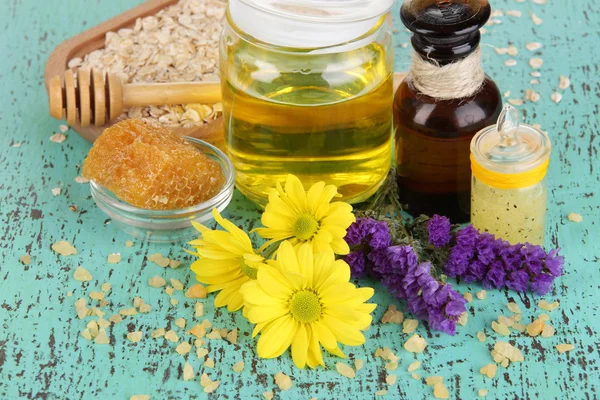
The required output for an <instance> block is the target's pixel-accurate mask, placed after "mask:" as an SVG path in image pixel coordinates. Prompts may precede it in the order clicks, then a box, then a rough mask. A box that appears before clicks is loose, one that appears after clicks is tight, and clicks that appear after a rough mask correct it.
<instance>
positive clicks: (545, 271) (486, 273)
mask: <svg viewBox="0 0 600 400" xmlns="http://www.w3.org/2000/svg"><path fill="white" fill-rule="evenodd" d="M558 252H559V250H552V251H550V252H549V253H546V252H545V251H544V249H543V248H542V247H541V246H535V245H532V244H529V243H525V244H516V245H511V244H510V243H508V242H506V241H504V240H502V239H496V238H495V237H494V236H493V235H490V234H489V233H479V232H478V231H477V230H476V229H475V228H473V227H472V226H468V227H466V228H464V229H461V230H460V231H458V232H457V233H456V237H455V240H454V243H453V246H452V248H451V249H450V252H449V254H448V259H447V261H446V265H445V266H444V273H445V274H447V275H448V276H452V277H457V278H461V279H463V280H464V281H465V282H474V281H480V282H481V283H482V285H483V287H484V288H486V289H490V288H492V287H496V288H503V287H507V288H509V289H512V290H516V291H518V292H525V291H527V290H529V289H530V290H532V291H534V292H535V293H538V294H546V293H547V292H548V291H549V290H550V289H551V288H552V281H553V280H554V278H556V277H557V276H560V275H562V271H563V265H564V257H562V256H559V255H558Z"/></svg>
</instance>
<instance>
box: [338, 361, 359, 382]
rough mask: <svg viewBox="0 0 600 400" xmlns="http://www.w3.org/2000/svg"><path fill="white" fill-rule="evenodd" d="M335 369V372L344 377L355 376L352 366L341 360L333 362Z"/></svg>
mask: <svg viewBox="0 0 600 400" xmlns="http://www.w3.org/2000/svg"><path fill="white" fill-rule="evenodd" d="M335 369H336V370H337V372H338V373H339V374H340V375H342V376H345V377H346V378H355V377H356V372H354V370H353V369H352V367H350V366H349V365H348V364H345V363H343V362H337V363H335Z"/></svg>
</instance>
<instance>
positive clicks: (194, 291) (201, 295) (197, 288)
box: [185, 284, 207, 299]
mask: <svg viewBox="0 0 600 400" xmlns="http://www.w3.org/2000/svg"><path fill="white" fill-rule="evenodd" d="M206 295H207V292H206V288H205V287H204V286H202V285H200V284H196V285H193V286H191V287H190V288H189V289H188V290H187V291H186V292H185V297H188V298H190V299H205V298H206Z"/></svg>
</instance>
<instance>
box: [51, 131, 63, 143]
mask: <svg viewBox="0 0 600 400" xmlns="http://www.w3.org/2000/svg"><path fill="white" fill-rule="evenodd" d="M65 140H67V137H66V136H65V135H63V134H62V133H55V134H54V135H52V136H50V141H51V142H54V143H62V142H64V141H65Z"/></svg>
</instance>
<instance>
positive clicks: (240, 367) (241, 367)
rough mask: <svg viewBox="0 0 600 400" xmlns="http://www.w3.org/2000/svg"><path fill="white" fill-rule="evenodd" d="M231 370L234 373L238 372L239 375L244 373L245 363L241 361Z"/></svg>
mask: <svg viewBox="0 0 600 400" xmlns="http://www.w3.org/2000/svg"><path fill="white" fill-rule="evenodd" d="M231 369H232V370H233V372H237V373H240V372H242V371H243V370H244V362H243V361H239V362H237V363H235V364H234V365H233V367H232V368H231Z"/></svg>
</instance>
